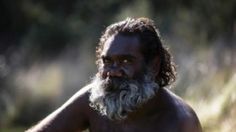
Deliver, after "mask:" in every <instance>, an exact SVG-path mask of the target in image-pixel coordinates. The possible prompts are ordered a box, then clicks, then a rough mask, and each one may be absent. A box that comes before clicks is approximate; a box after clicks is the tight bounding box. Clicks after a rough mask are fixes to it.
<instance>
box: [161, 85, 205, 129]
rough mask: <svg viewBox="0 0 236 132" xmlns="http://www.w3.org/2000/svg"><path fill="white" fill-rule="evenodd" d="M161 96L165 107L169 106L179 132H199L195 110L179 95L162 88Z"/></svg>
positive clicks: (199, 126)
mask: <svg viewBox="0 0 236 132" xmlns="http://www.w3.org/2000/svg"><path fill="white" fill-rule="evenodd" d="M163 96H164V97H165V101H166V104H167V107H168V108H170V109H171V110H170V112H171V115H172V119H175V121H176V124H177V125H178V129H179V131H181V132H189V131H191V132H201V131H202V130H201V125H200V122H199V119H198V117H197V115H196V113H195V111H194V110H193V109H192V108H191V107H190V106H189V105H188V104H187V103H185V102H184V101H183V100H182V99H181V98H180V97H179V96H177V95H175V94H174V93H173V92H171V91H170V90H168V89H165V88H163Z"/></svg>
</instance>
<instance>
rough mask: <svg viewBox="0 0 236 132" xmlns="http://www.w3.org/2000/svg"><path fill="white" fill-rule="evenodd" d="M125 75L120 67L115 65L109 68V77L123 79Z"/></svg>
mask: <svg viewBox="0 0 236 132" xmlns="http://www.w3.org/2000/svg"><path fill="white" fill-rule="evenodd" d="M122 75H123V73H122V70H121V68H120V67H119V66H117V65H116V64H114V65H113V66H112V67H110V68H109V70H108V72H107V76H108V77H122Z"/></svg>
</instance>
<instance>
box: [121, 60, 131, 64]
mask: <svg viewBox="0 0 236 132" xmlns="http://www.w3.org/2000/svg"><path fill="white" fill-rule="evenodd" d="M122 63H124V64H127V63H131V61H130V60H129V59H123V60H122Z"/></svg>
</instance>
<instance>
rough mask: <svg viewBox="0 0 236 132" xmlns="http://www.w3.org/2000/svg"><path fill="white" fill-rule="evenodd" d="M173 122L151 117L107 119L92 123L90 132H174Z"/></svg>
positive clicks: (95, 120) (98, 119)
mask: <svg viewBox="0 0 236 132" xmlns="http://www.w3.org/2000/svg"><path fill="white" fill-rule="evenodd" d="M175 130H176V128H174V127H173V126H172V124H171V122H168V120H166V119H162V118H158V117H155V116H153V117H151V118H145V119H139V120H136V121H112V120H109V119H107V118H105V117H101V118H94V119H93V120H91V121H90V125H89V131H90V132H174V131H175Z"/></svg>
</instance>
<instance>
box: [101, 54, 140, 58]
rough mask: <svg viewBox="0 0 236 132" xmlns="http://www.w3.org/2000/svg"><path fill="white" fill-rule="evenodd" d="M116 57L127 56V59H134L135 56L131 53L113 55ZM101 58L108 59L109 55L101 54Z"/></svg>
mask: <svg viewBox="0 0 236 132" xmlns="http://www.w3.org/2000/svg"><path fill="white" fill-rule="evenodd" d="M115 57H117V58H127V59H136V58H137V57H135V56H133V55H131V54H123V55H117V56H115ZM101 58H102V59H103V58H105V59H110V58H111V57H110V56H106V55H102V56H101Z"/></svg>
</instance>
